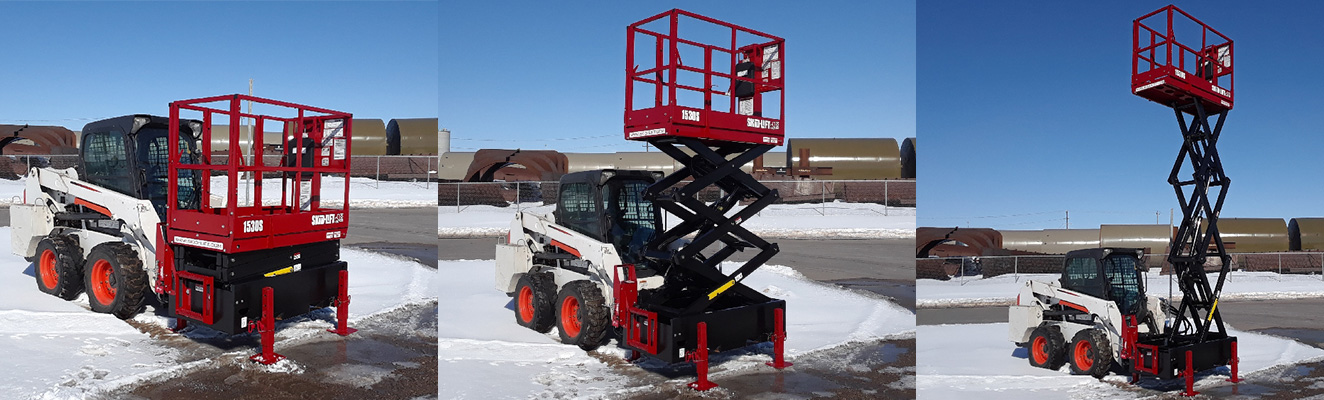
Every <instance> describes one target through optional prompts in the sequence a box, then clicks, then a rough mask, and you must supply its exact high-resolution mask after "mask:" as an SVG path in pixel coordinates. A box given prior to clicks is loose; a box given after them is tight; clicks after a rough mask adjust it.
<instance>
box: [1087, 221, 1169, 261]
mask: <svg viewBox="0 0 1324 400" xmlns="http://www.w3.org/2000/svg"><path fill="white" fill-rule="evenodd" d="M1171 241H1172V227H1171V226H1168V225H1166V224H1164V225H1152V224H1149V225H1102V226H1100V227H1099V247H1128V248H1138V249H1145V253H1147V254H1157V253H1164V252H1166V251H1167V249H1168V243H1169V242H1171Z"/></svg>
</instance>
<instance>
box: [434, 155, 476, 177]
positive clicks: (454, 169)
mask: <svg viewBox="0 0 1324 400" xmlns="http://www.w3.org/2000/svg"><path fill="white" fill-rule="evenodd" d="M473 162H474V153H472V152H463V153H442V155H441V162H440V165H439V166H438V167H437V179H440V180H443V181H462V180H464V178H465V176H464V174H465V172H467V171H468V170H469V164H473Z"/></svg>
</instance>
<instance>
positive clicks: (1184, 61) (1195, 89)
mask: <svg viewBox="0 0 1324 400" xmlns="http://www.w3.org/2000/svg"><path fill="white" fill-rule="evenodd" d="M1174 23H1175V25H1176V27H1175V28H1174ZM1191 27H1195V28H1196V29H1195V30H1198V32H1199V33H1198V35H1197V34H1196V33H1194V32H1190V30H1191V29H1182V28H1191ZM1178 30H1180V32H1178ZM1131 34H1132V45H1131V92H1132V93H1135V94H1136V95H1138V96H1140V97H1144V98H1146V99H1149V100H1151V101H1154V102H1156V103H1159V104H1163V105H1165V106H1169V107H1172V106H1174V105H1188V104H1191V103H1192V102H1193V101H1199V102H1200V105H1201V106H1202V107H1204V111H1205V112H1206V113H1208V114H1211V115H1212V114H1218V113H1221V112H1223V111H1226V110H1231V109H1232V95H1233V90H1232V89H1233V85H1232V83H1233V79H1232V72H1233V68H1232V59H1233V55H1232V52H1233V46H1232V39H1229V38H1228V37H1227V36H1224V35H1223V34H1222V33H1219V32H1218V31H1216V30H1214V28H1210V27H1209V25H1206V24H1205V23H1203V22H1200V20H1198V19H1195V17H1192V16H1191V15H1190V14H1187V13H1186V12H1185V11H1182V10H1181V9H1179V8H1177V7H1176V6H1171V5H1170V6H1167V7H1163V8H1160V9H1158V10H1156V11H1154V12H1152V13H1149V14H1146V15H1145V16H1143V17H1140V18H1137V19H1136V20H1135V22H1134V23H1133V24H1132V28H1131ZM1178 36H1180V37H1178ZM1181 111H1182V112H1185V113H1188V114H1191V115H1195V110H1194V109H1193V108H1191V107H1184V108H1182V109H1181Z"/></svg>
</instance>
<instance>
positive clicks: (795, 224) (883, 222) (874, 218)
mask: <svg viewBox="0 0 1324 400" xmlns="http://www.w3.org/2000/svg"><path fill="white" fill-rule="evenodd" d="M555 208H556V206H555V205H543V204H542V203H525V204H521V205H520V207H515V206H511V207H493V206H461V207H459V208H458V209H457V208H456V207H454V206H448V207H438V208H437V214H438V217H439V218H438V221H439V224H438V225H437V235H438V236H442V237H464V236H502V235H504V234H505V233H506V231H507V230H508V229H509V227H510V220H511V219H512V218H514V216H515V212H516V211H517V210H518V209H523V210H532V211H533V212H536V213H541V214H551V213H552V210H554V209H555ZM739 209H740V208H739V207H737V208H736V209H733V210H732V211H731V213H734V212H736V211H737V210H739ZM666 221H667V225H668V226H669V227H670V226H675V224H677V223H679V222H680V221H679V219H677V218H675V217H672V216H667V218H666ZM744 226H745V228H747V229H749V230H750V231H752V232H754V233H755V234H758V235H760V236H763V237H765V238H786V239H833V238H855V239H859V238H868V239H878V238H882V239H888V238H913V237H915V208H913V207H910V208H905V207H884V206H882V205H880V204H872V203H843V202H832V203H826V204H774V205H772V206H769V207H768V208H765V209H763V211H762V212H760V213H759V214H758V216H756V217H752V218H750V219H749V221H748V222H746V223H745V224H744Z"/></svg>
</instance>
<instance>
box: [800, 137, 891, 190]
mask: <svg viewBox="0 0 1324 400" xmlns="http://www.w3.org/2000/svg"><path fill="white" fill-rule="evenodd" d="M806 149H807V150H808V152H809V160H808V161H809V166H810V167H832V174H831V175H819V176H815V177H814V179H822V180H846V179H899V178H901V177H902V173H901V150H900V149H899V148H898V147H897V144H896V139H892V138H881V139H880V138H870V139H805V138H798V139H790V140H787V141H786V158H787V160H786V165H787V166H788V167H798V166H800V153H801V151H803V150H806Z"/></svg>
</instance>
